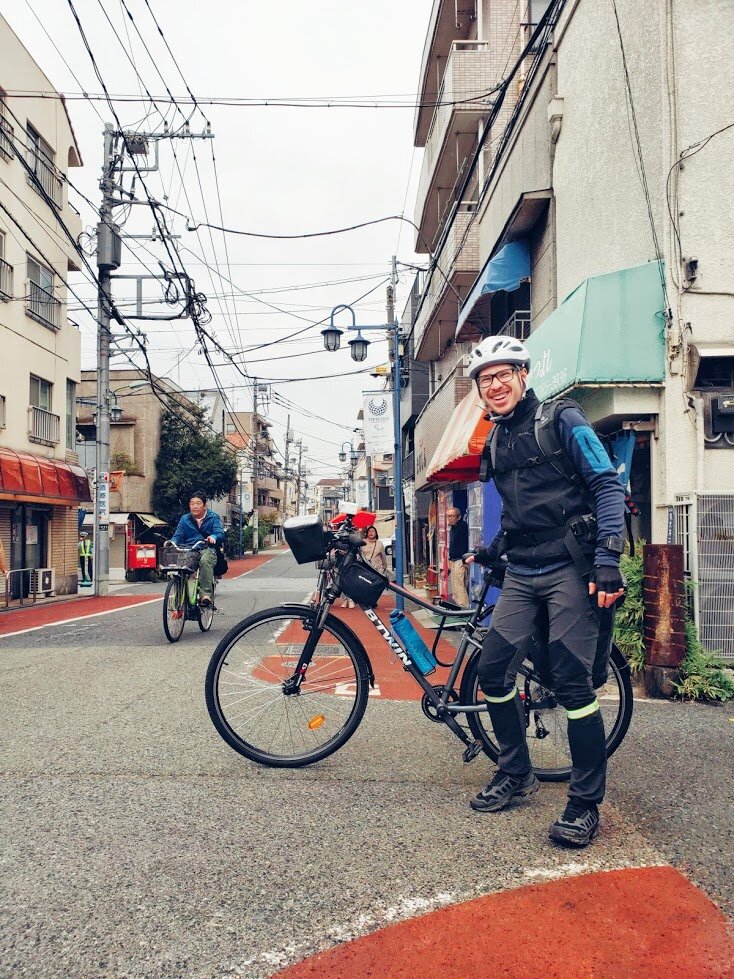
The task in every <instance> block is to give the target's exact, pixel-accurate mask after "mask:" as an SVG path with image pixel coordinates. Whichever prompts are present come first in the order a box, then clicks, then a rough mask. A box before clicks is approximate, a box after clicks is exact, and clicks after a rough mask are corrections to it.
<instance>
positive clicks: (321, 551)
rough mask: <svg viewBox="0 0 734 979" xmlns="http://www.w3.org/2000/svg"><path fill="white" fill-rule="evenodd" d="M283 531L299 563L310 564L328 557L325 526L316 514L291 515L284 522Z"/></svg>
mask: <svg viewBox="0 0 734 979" xmlns="http://www.w3.org/2000/svg"><path fill="white" fill-rule="evenodd" d="M283 533H284V534H285V539H286V541H287V543H288V547H290V549H291V551H292V552H293V557H294V558H295V559H296V561H297V562H298V564H309V563H310V562H311V561H320V560H321V559H322V558H324V557H326V543H325V540H324V528H323V524H322V523H321V520H320V519H319V517H318V516H317V515H316V514H312V515H310V516H306V517H290V518H289V519H288V520H286V521H285V523H284V524H283Z"/></svg>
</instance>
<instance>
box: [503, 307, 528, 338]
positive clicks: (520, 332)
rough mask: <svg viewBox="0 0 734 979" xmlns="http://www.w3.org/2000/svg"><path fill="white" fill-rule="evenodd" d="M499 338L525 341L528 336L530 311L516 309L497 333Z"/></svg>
mask: <svg viewBox="0 0 734 979" xmlns="http://www.w3.org/2000/svg"><path fill="white" fill-rule="evenodd" d="M498 336H501V337H514V338H515V340H527V338H528V337H529V336H530V310H529V309H517V310H515V312H514V313H513V314H512V316H511V317H510V318H509V319H508V320H507V322H506V323H505V325H504V326H503V327H502V329H501V330H499V332H498Z"/></svg>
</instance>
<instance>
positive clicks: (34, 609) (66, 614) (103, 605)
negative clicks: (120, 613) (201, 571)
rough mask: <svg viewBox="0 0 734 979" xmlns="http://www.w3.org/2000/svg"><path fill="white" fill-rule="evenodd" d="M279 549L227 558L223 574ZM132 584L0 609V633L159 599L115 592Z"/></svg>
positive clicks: (232, 574)
mask: <svg viewBox="0 0 734 979" xmlns="http://www.w3.org/2000/svg"><path fill="white" fill-rule="evenodd" d="M282 551H283V549H282V548H276V547H273V548H269V549H268V550H267V551H263V552H261V553H260V554H257V555H254V554H247V555H245V557H242V558H233V559H232V560H230V561H229V571H228V572H227V578H240V577H242V576H243V575H246V574H249V573H250V572H251V571H254V570H255V568H259V567H260V566H261V565H263V564H266V563H267V562H268V561H270V560H272V559H273V558H274V557H275V556H276V555H278V554H281V553H282ZM160 585H161V590H162V589H163V588H164V587H165V582H160ZM135 587H136V583H135V582H129V581H117V582H113V583H111V585H110V590H111V591H112V592H113V594H110V595H106V596H105V597H104V598H96V597H95V596H93V595H85V594H84V593H83V592H80V593H78V594H76V595H60V596H59V597H58V598H54V599H49V600H45V601H43V602H37V603H36V604H35V605H24V606H22V607H18V608H9V609H4V610H3V611H2V612H0V636H10V635H15V634H16V633H18V632H26V631H28V630H31V629H42V628H43V627H44V626H47V625H53V624H54V623H56V622H70V621H74V620H76V619H83V618H87V617H89V616H90V615H105V614H107V613H109V612H116V611H117V610H118V609H124V608H130V607H131V606H133V605H144V604H147V603H151V602H160V600H161V595H160V594H159V593H155V594H153V595H151V592H150V591H149V590H146V592H145V593H144V594H135V593H134V591H131V592H129V593H128V594H124V595H122V594H119V592H120V591H121V590H122V589H126V590H127V589H134V588H135Z"/></svg>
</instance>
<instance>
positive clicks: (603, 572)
mask: <svg viewBox="0 0 734 979" xmlns="http://www.w3.org/2000/svg"><path fill="white" fill-rule="evenodd" d="M591 581H595V582H596V588H597V591H603V592H606V593H607V595H613V594H614V592H615V591H620V589H623V588H626V587H627V582H626V581H625V580H624V577H623V575H622V572H621V571H620V570H619V568H617V567H614V566H613V565H607V564H596V565H594V569H593V571H592V572H591Z"/></svg>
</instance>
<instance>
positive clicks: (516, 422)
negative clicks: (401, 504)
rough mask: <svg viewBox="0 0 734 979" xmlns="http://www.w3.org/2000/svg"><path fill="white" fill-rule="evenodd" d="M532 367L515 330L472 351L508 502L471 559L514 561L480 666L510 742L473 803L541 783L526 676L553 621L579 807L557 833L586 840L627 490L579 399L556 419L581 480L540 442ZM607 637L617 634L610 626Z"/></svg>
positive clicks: (554, 677)
mask: <svg viewBox="0 0 734 979" xmlns="http://www.w3.org/2000/svg"><path fill="white" fill-rule="evenodd" d="M529 369H530V354H529V352H528V350H527V348H526V347H525V346H524V345H523V344H522V343H520V341H518V340H516V339H514V338H512V337H488V338H487V339H485V340H483V341H482V342H481V343H480V344H479V346H478V347H476V348H475V350H474V351H472V353H471V355H470V374H471V377H472V379H473V380H474V381H476V384H477V387H478V390H479V394H480V397H481V398H482V400H483V402H484V404H485V405H486V407H487V409H488V411H489V415H490V418H491V419H492V421H493V422H494V424H495V427H496V432H494V433H493V435H492V437H494V438H495V439H496V442H495V446H494V465H493V471H492V476H493V478H494V480H495V485H496V487H497V490H498V492H499V494H500V497H501V498H502V504H503V506H502V519H501V530H500V533H499V534H498V535H497V537H496V538H495V540H494V541H493V542H492V543H491V545H490V546H489V547H488V548H486V549H484V550H480V551H479V552H477V554H476V555H475V556H474V557H472V556H468V557H467V561H468V562H471V561H472V560H476V561H477V562H478V563H481V564H487V565H490V566H491V565H493V564H494V563H496V562H497V560H498V558H499V557H500V556H501V555H504V557H505V559H506V562H507V563H506V576H505V581H504V586H503V589H502V594H501V596H500V599H499V602H498V603H497V607H496V609H495V611H494V614H493V616H492V625H491V628H490V630H489V631H488V633H487V635H486V637H485V640H484V644H483V648H482V654H481V659H480V663H479V678H480V683H481V686H482V690H483V692H484V695H485V698H486V700H487V706H488V710H489V714H490V718H491V721H492V727H493V729H494V733H495V736H496V738H497V742H498V746H499V749H500V751H499V758H498V768H499V771H498V772H497V774H496V775H495V777H494V778H493V779H492V781H491V782H490V783H489V785H488V786H487V787H486V789H484V790H483V791H482V792H480V793H479V795H477V797H476V798H475V799H473V800H472V802H471V806H472V808H473V809H475V810H477V811H480V812H494V811H497V810H499V809H503V808H505V806H507V805H508V804H509V803H510V802H511V801H512V800H513V799H514V798H517V797H524V796H528V795H531V794H533V793H534V792H535V791H536V790H537V787H538V786H537V780H536V779H535V775H534V774H533V772H532V765H531V761H530V754H529V751H528V746H527V741H526V729H525V715H524V710H523V706H522V701H521V699H520V696H519V693H518V691H517V689H516V686H515V680H516V674H517V667H518V665H519V664H520V663H521V662H522V660H523V659H524V658H525V657H526V656H528V655H529V654H530V651H531V649H532V648H533V645H534V636H535V634H536V632H537V622H538V620H540V621H542V622H545V623H547V625H546V628H547V634H548V642H547V658H548V664H547V670H548V678H549V683H550V686H551V687H552V689H553V692H554V694H555V696H556V698H557V700H558V702H559V703H560V704H561V705H562V706H563V707H564V708H565V709H566V714H567V717H568V741H569V749H570V753H571V766H572V767H571V781H570V784H569V790H568V805H567V806H566V809H565V811H564V813H563V815H562V816H561V817H560V818H559V819H558V820H556V822H554V823H553V824H552V826H551V827H550V831H549V835H550V838H551V839H552V840H553V841H554V842H557V843H561V844H565V845H571V846H586V845H587V844H588V843H590V842H591V841H592V840H593V838H594V836H595V835H596V833H597V832H598V827H599V812H598V806H599V803H600V802H601V801H602V799H603V798H604V791H605V780H606V745H605V735H604V724H603V721H602V717H601V714H600V712H599V703H598V701H597V699H596V695H595V693H594V685H593V679H592V676H593V675H594V674H598V673H600V672H601V671H600V666H599V663H598V659H599V657H600V656H601V657H602V658H606V656H607V655H608V650H609V642H608V641H607V640H606V639H605V640H604V643H605V648H604V649H601V650H600V651H599V653H598V648H597V647H598V644H599V636H600V615H602V614H606V615H607V616H610V615H611V613H604V612H603V610H606V609H611V608H612V607H613V606H614V604H615V602H616V601H617V600H618V599H619V598H620V597H621V596H622V595H623V593H624V582H623V579H622V576H621V574H620V571H619V556H620V552H621V550H622V544H621V538H622V530H623V525H624V516H623V515H624V490H623V488H622V485H621V483H620V481H619V478H618V476H617V473H616V471H615V470H614V468H613V466H612V464H611V462H610V460H609V457H608V455H607V453H606V452H605V451H604V449H603V447H602V445H601V443H600V442H599V439H598V437H597V435H596V433H595V432H594V430H593V429H592V428H591V426H590V424H589V422H588V420H587V418H586V416H585V415H584V413H583V411H582V410H581V408H580V407H578V406H577V405H575V404H574V403H571V404H569V406H568V407H566V408H564V409H563V410H562V411H559V412H558V413H557V425H558V434H559V437H560V439H561V441H562V444H563V448H564V451H565V452H566V453H567V455H568V457H569V458H570V459H571V461H572V463H573V465H574V467H575V469H576V470H577V472H578V474H579V476H580V477H581V478H580V481H579V482H578V484H574V483H572V482H571V481H570V480H569V479H568V478H567V477H566V476H565V475H564V474H563V473H562V472H560V471H559V470H557V469H556V468H555V467H554V466H553V465H552V461H551V460H550V459H548V458H547V457H546V456H545V455H544V454H543V453H542V452H541V451H540V448H539V445H538V442H537V440H536V438H535V415H536V412H537V410H538V408H539V405H540V403H539V401H538V399H537V397H536V396H535V393H534V392H533V391H532V389H530V388H528V386H527V382H528V373H529ZM585 561H587V562H588V573H586V574H584V571H585V570H587V569H586V568H585V567H584V565H583V562H585ZM604 636H605V637H606V636H608V637H609V639H610V638H611V634H610V631H609V630H607V629H605V630H604ZM595 661H596V662H595Z"/></svg>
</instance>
